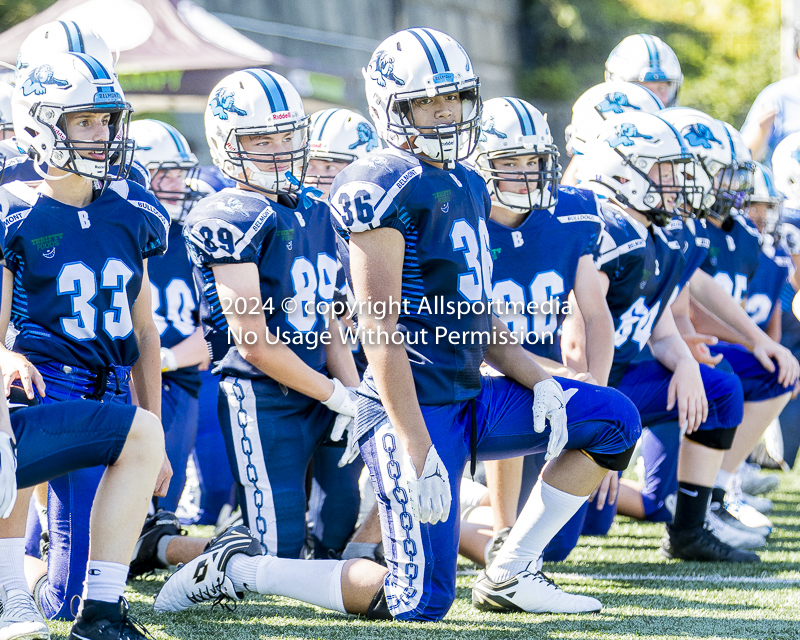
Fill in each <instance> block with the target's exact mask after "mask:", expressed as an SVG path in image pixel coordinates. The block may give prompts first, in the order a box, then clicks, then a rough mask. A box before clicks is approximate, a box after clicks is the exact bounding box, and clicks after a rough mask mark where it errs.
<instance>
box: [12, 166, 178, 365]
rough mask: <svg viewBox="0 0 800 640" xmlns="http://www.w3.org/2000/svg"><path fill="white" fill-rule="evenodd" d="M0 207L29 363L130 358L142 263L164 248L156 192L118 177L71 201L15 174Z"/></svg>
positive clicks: (163, 218) (19, 344)
mask: <svg viewBox="0 0 800 640" xmlns="http://www.w3.org/2000/svg"><path fill="white" fill-rule="evenodd" d="M0 213H1V214H2V216H3V223H4V227H5V233H4V236H3V249H4V254H5V257H6V266H7V268H8V269H9V270H10V271H11V272H12V273H13V275H14V290H13V291H14V295H13V301H12V307H11V322H13V323H14V326H15V327H16V329H17V330H18V331H19V335H18V336H17V338H16V343H15V347H14V348H15V350H17V351H20V352H21V353H24V354H26V355H27V356H28V358H29V359H30V360H31V361H32V362H33V363H37V362H45V361H56V362H60V363H63V364H67V365H72V366H77V367H82V368H85V369H90V370H98V369H102V368H105V367H108V366H110V365H123V366H130V365H133V364H134V363H135V362H136V359H137V358H138V356H139V350H138V347H137V345H136V337H135V336H134V333H133V322H132V319H131V307H132V306H133V304H134V302H135V301H136V299H137V297H138V295H139V291H140V289H141V284H142V274H143V261H144V260H145V259H147V258H150V257H152V256H157V255H160V254H162V253H164V251H166V249H167V233H168V230H169V217H168V215H167V213H166V212H165V211H164V209H163V207H162V206H161V205H160V204H159V203H158V201H157V200H156V199H155V198H154V197H153V195H152V194H151V193H149V192H148V191H145V190H144V189H143V188H141V187H140V186H139V185H137V184H135V183H133V182H128V181H119V182H114V183H112V184H111V185H110V186H109V187H108V188H107V189H106V190H105V191H104V192H102V194H101V195H99V197H97V198H96V199H95V200H94V201H93V202H92V203H90V204H88V205H87V206H85V207H82V208H78V207H71V206H68V205H65V204H62V203H60V202H57V201H56V200H53V199H51V198H48V197H46V196H43V195H41V194H39V193H38V192H37V191H35V190H34V189H32V188H31V187H29V186H27V185H25V184H24V183H22V182H13V183H11V184H8V185H5V186H3V187H1V188H0Z"/></svg>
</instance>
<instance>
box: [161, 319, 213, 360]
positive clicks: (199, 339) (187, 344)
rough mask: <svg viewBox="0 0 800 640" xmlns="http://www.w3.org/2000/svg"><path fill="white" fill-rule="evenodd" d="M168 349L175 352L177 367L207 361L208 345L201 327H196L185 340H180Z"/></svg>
mask: <svg viewBox="0 0 800 640" xmlns="http://www.w3.org/2000/svg"><path fill="white" fill-rule="evenodd" d="M170 351H172V353H174V354H175V360H176V361H177V363H178V369H183V368H184V367H191V366H194V365H196V364H203V363H208V361H209V356H208V347H207V346H206V340H205V338H204V337H203V329H202V328H200V327H198V328H197V329H196V330H195V332H194V333H193V334H192V335H190V336H189V337H188V338H186V339H185V340H181V341H180V342H179V343H178V344H176V345H175V346H174V347H170Z"/></svg>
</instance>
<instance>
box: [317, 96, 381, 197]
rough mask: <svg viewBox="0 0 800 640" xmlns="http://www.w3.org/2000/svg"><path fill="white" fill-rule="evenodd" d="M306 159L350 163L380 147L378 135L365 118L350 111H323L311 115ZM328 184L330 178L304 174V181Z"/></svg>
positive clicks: (331, 180)
mask: <svg viewBox="0 0 800 640" xmlns="http://www.w3.org/2000/svg"><path fill="white" fill-rule="evenodd" d="M308 147H309V159H311V160H325V161H328V162H342V163H346V164H350V163H351V162H354V161H355V160H358V159H360V158H363V157H364V156H366V155H367V154H368V153H369V152H370V151H374V150H375V149H380V148H381V143H380V140H379V139H378V132H377V131H375V127H373V126H372V123H370V122H369V121H368V120H367V119H366V118H365V117H364V116H362V115H359V114H357V113H356V112H355V111H350V110H349V109H324V110H322V111H317V112H316V113H312V114H311V126H310V128H309V133H308ZM309 178H314V180H313V182H315V184H331V183H332V182H333V177H332V176H321V175H315V174H312V172H311V169H310V168H309V170H308V171H306V182H310V181H309V180H308V179H309Z"/></svg>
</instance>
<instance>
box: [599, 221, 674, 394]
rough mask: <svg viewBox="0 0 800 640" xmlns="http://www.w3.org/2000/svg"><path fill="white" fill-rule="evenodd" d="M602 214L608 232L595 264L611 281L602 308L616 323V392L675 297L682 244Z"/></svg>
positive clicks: (613, 376)
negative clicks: (605, 304)
mask: <svg viewBox="0 0 800 640" xmlns="http://www.w3.org/2000/svg"><path fill="white" fill-rule="evenodd" d="M601 211H602V214H603V218H604V221H605V223H606V230H605V232H604V234H603V238H602V239H601V244H600V251H599V254H598V257H597V260H596V264H597V265H598V267H599V268H600V269H601V270H602V271H603V272H604V273H605V274H606V275H607V276H608V278H609V281H610V284H609V289H608V294H607V295H606V302H608V308H609V310H610V311H611V316H612V318H613V320H614V362H613V364H612V365H611V373H610V374H609V382H608V384H609V386H615V385H616V384H618V383H619V381H620V380H621V379H622V377H623V375H624V373H625V370H626V369H627V368H628V365H629V364H630V363H631V362H632V361H633V360H634V358H636V356H637V355H639V352H640V351H641V350H642V349H644V347H645V345H646V344H647V341H648V340H649V339H650V336H651V334H652V332H653V327H655V326H656V324H658V321H659V319H660V318H661V315H662V314H663V313H664V311H665V310H666V308H667V307H668V306H669V305H670V304H672V301H673V300H674V299H675V297H676V296H677V295H678V293H679V291H680V280H681V275H682V273H683V267H684V258H683V253H682V252H681V245H680V243H679V242H678V241H677V240H675V239H674V237H672V236H670V235H668V234H667V233H665V231H664V230H663V229H661V228H659V227H656V226H652V227H650V229H649V230H648V229H647V228H646V227H645V226H644V225H642V224H641V223H639V222H637V221H636V220H634V219H633V218H631V217H630V216H628V215H627V214H625V213H624V212H622V211H620V210H618V209H615V208H610V207H609V208H606V207H605V206H604V207H603V208H602V209H601Z"/></svg>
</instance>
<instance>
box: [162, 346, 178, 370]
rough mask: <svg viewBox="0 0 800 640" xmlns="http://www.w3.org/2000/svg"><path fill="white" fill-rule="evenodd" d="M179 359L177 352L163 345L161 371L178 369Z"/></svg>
mask: <svg viewBox="0 0 800 640" xmlns="http://www.w3.org/2000/svg"><path fill="white" fill-rule="evenodd" d="M177 369H178V359H177V358H176V357H175V352H174V351H173V350H172V349H167V347H161V373H164V372H165V371H177Z"/></svg>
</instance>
